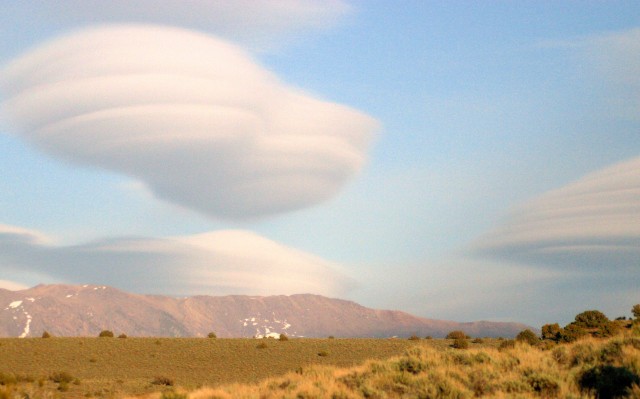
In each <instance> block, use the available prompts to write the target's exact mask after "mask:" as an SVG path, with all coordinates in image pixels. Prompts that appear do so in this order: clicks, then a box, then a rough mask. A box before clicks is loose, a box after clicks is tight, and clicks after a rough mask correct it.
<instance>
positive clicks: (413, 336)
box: [409, 334, 420, 341]
mask: <svg viewBox="0 0 640 399" xmlns="http://www.w3.org/2000/svg"><path fill="white" fill-rule="evenodd" d="M409 341H420V337H418V336H417V335H415V334H413V335H412V336H410V337H409Z"/></svg>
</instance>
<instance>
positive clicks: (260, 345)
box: [256, 342, 269, 349]
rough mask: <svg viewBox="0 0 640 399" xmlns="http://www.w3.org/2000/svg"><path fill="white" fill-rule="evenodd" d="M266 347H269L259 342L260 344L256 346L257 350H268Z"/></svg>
mask: <svg viewBox="0 0 640 399" xmlns="http://www.w3.org/2000/svg"><path fill="white" fill-rule="evenodd" d="M268 347H269V345H267V343H266V342H260V343H259V344H258V346H256V348H258V349H266V348H268Z"/></svg>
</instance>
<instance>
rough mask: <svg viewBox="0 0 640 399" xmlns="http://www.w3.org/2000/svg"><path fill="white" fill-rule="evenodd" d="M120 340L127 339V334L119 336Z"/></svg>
mask: <svg viewBox="0 0 640 399" xmlns="http://www.w3.org/2000/svg"><path fill="white" fill-rule="evenodd" d="M118 338H127V334H125V333H122V334H120V335H118Z"/></svg>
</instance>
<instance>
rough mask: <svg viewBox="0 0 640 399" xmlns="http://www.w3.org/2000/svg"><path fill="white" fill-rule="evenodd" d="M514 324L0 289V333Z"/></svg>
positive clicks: (334, 304) (354, 332) (357, 330)
mask: <svg viewBox="0 0 640 399" xmlns="http://www.w3.org/2000/svg"><path fill="white" fill-rule="evenodd" d="M525 328H527V326H526V325H523V324H519V323H498V322H486V321H482V322H471V323H457V322H453V321H444V320H432V319H426V318H420V317H415V316H412V315H410V314H408V313H404V312H400V311H391V310H375V309H369V308H366V307H364V306H361V305H358V304H357V303H355V302H351V301H345V300H341V299H332V298H327V297H323V296H319V295H310V294H300V295H290V296H285V295H279V296H268V297H258V296H256V297H254V296H235V295H232V296H221V297H213V296H194V297H187V298H174V297H168V296H157V295H137V294H129V293H126V292H123V291H120V290H117V289H115V288H111V287H106V286H94V285H83V286H71V285H39V286H36V287H33V288H30V289H26V290H22V291H8V290H3V289H0V336H5V337H20V336H22V337H33V336H40V335H41V334H42V332H43V331H45V330H46V331H48V332H49V333H51V334H53V335H56V336H96V335H97V334H98V332H99V331H101V330H104V329H109V330H112V331H114V332H115V333H116V334H120V333H126V334H127V335H129V336H171V337H188V336H205V335H206V334H207V333H209V332H211V331H214V332H216V334H217V335H218V336H219V337H254V336H255V337H262V336H278V335H279V334H280V333H285V334H287V335H288V336H292V337H327V336H329V335H333V336H336V337H391V336H409V335H412V334H417V335H419V336H426V335H431V336H434V337H442V336H444V335H446V333H447V332H449V331H451V330H456V329H460V330H463V331H465V332H466V333H467V334H469V335H471V336H505V337H506V336H514V335H515V334H517V333H518V332H519V331H521V330H523V329H525Z"/></svg>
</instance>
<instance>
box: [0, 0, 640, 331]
mask: <svg viewBox="0 0 640 399" xmlns="http://www.w3.org/2000/svg"><path fill="white" fill-rule="evenodd" d="M152 3H153V4H156V3H154V2H150V1H146V0H139V1H134V2H111V3H108V4H101V3H100V2H95V4H94V2H90V1H89V2H86V1H85V2H81V1H74V0H67V1H62V2H59V3H56V5H53V3H48V2H37V1H25V2H20V3H6V4H2V5H0V26H2V27H1V28H0V34H1V35H2V37H6V38H9V39H8V40H4V41H3V42H2V43H0V62H2V64H4V65H5V68H4V69H3V70H2V72H0V74H1V75H0V96H2V97H1V99H2V101H3V104H2V108H1V109H0V111H2V114H0V126H1V130H0V168H1V170H3V171H5V172H4V173H2V178H0V192H2V193H3V194H4V195H3V196H2V197H1V198H0V227H2V229H0V247H2V248H3V251H2V252H0V280H2V281H4V284H5V286H12V287H16V286H30V285H35V284H37V283H40V282H70V283H97V284H110V285H114V286H116V287H120V288H123V289H128V290H133V291H137V292H142V293H169V294H175V295H188V294H196V293H197V294H201V293H209V294H211V295H216V294H228V293H244V294H274V293H285V294H290V293H295V292H302V291H304V292H307V291H311V292H316V293H321V294H325V295H331V296H339V297H341V298H346V299H352V300H356V301H358V302H359V303H361V304H363V305H366V306H371V307H377V308H387V309H401V310H405V311H408V312H411V313H414V314H417V315H420V316H426V317H433V318H442V319H453V320H480V319H491V320H518V321H523V322H528V323H531V324H533V325H540V324H541V323H545V322H555V321H557V322H560V323H566V322H568V321H570V320H571V319H572V317H573V316H574V315H575V314H576V313H578V312H580V311H582V310H585V309H587V308H597V309H600V310H602V311H604V312H605V313H607V314H608V315H609V316H610V317H616V316H620V315H628V313H629V310H630V308H631V306H632V305H633V304H635V303H638V302H639V301H640V296H639V295H638V292H639V291H638V287H640V278H639V277H638V275H640V274H639V273H638V269H637V268H638V262H637V260H634V259H638V253H639V252H640V227H638V226H640V204H639V203H638V199H639V198H640V191H639V190H640V182H639V179H640V172H638V168H637V167H638V166H639V164H640V162H639V161H638V152H639V150H640V140H639V139H638V136H637V135H638V127H639V126H640V123H639V118H638V117H637V114H638V110H639V105H640V102H638V95H639V94H640V80H639V78H638V76H640V74H638V72H640V45H639V44H637V43H640V31H639V30H638V28H640V27H639V26H638V17H639V16H640V6H638V5H637V3H636V2H622V1H620V2H606V3H605V2H581V3H579V4H578V3H575V2H555V1H554V2H551V1H549V2H533V1H532V2H482V3H481V2H449V1H447V2H422V1H416V2H411V1H407V2H401V3H396V2H388V1H366V2H365V1H361V2H359V1H355V2H343V1H331V2H314V1H307V0H304V1H302V0H301V1H294V0H291V1H282V2H266V1H265V2H262V1H255V2H251V1H239V2H234V3H233V6H230V5H228V4H226V3H225V2H215V1H212V2H206V1H201V2H192V3H189V5H185V4H184V3H181V2H177V1H176V2H174V1H164V2H161V3H160V4H161V6H152ZM114 24H118V25H114ZM122 24H136V25H135V26H132V25H127V26H123V25H122ZM140 24H145V25H140ZM126 29H129V30H126ZM125 30H126V31H125ZM123 32H124V33H123ZM61 35H66V36H65V37H67V39H59V37H60V36H61ZM118 35H124V37H136V38H138V39H139V40H140V43H142V44H140V45H139V46H138V45H137V44H136V43H133V42H134V40H131V41H132V43H127V41H126V40H125V41H118V40H117V37H118ZM127 35H129V36H127ZM138 39H137V40H138ZM174 39H175V43H177V44H176V45H175V46H172V45H171V44H166V45H165V43H173V40H174ZM56 40H57V41H56ZM65 40H66V41H65ZM50 41H53V42H50ZM46 42H49V43H50V45H49V46H53V47H49V49H51V48H55V49H56V50H55V51H59V53H58V54H59V56H51V55H47V54H46V51H45V50H46V49H45V50H42V49H43V47H39V46H44V45H45V43H46ZM192 46H193V47H192ZM38 52H39V53H38ZM25 54H27V56H29V54H31V56H32V57H33V56H34V54H36V55H38V54H40V56H42V57H44V58H42V60H41V61H40V62H41V63H40V64H38V63H37V62H36V63H35V64H33V65H35V66H32V67H29V66H28V65H27V64H28V63H29V62H32V61H28V59H27V58H20V57H25ZM42 54H44V55H42ZM67 54H75V57H71V56H69V57H68V58H65V57H67ZM96 54H97V55H96ZM101 54H103V55H101ZM25 59H27V61H24V60H25ZM164 59H167V60H176V59H179V60H181V62H182V64H180V65H179V66H178V67H175V68H174V67H172V66H171V65H169V64H171V62H173V61H168V63H169V64H167V65H164V64H162V63H161V62H159V61H158V60H164ZM16 60H18V61H16ZM132 60H133V61H132ZM147 60H152V61H153V62H151V61H149V62H148V63H147ZM130 62H134V63H135V62H139V63H140V65H142V66H141V67H140V68H143V69H141V70H140V71H142V72H140V71H136V73H138V74H140V75H141V76H143V78H141V79H140V80H139V81H137V80H133V83H130V82H129V81H126V82H124V81H122V80H118V79H123V78H122V75H124V74H125V72H126V73H131V71H130V70H128V69H127V68H130V65H129V63H130ZM21 63H22V64H21ZM16 65H17V66H16ZM25 65H27V66H25ZM201 66H203V68H207V71H206V72H197V73H202V74H203V75H198V78H199V79H200V78H202V79H204V78H206V79H205V80H204V81H203V82H205V83H206V84H211V85H212V86H211V87H209V86H206V85H203V86H198V85H194V88H192V89H189V90H191V91H189V90H187V89H184V90H183V91H180V90H177V89H176V90H174V87H178V88H184V87H186V86H185V85H183V84H182V83H181V82H183V81H182V80H181V79H183V78H184V77H185V76H186V77H188V78H190V79H191V78H194V77H195V75H197V73H196V72H193V71H199V70H200V69H198V68H200V67H201ZM144 68H147V69H144ZM158 68H159V69H158ZM163 68H164V69H163ZM172 68H174V69H172ZM123 71H125V72H123ZM158 71H160V72H161V73H162V74H163V75H162V77H161V78H158V77H157V76H156V75H157V73H158ZM238 71H239V72H238ZM83 74H88V75H90V76H93V75H95V74H98V75H100V74H102V75H104V76H107V77H109V78H110V79H112V80H110V82H111V81H112V82H114V86H113V87H111V86H106V87H107V90H105V91H96V90H95V87H98V86H90V85H88V84H87V85H84V83H83V82H84V81H82V78H81V76H83ZM92 74H93V75H92ZM109 74H110V75H109ZM145 74H146V75H145ZM154 74H155V75H154ZM102 75H101V76H102ZM152 75H153V76H152ZM236 75H238V76H236ZM96 76H97V75H96ZM136 76H138V75H136ZM147 78H148V79H149V82H151V84H153V83H154V82H156V83H157V84H158V87H159V89H158V92H159V93H160V94H161V95H164V96H166V98H167V100H166V101H167V102H172V104H173V103H177V102H178V100H179V101H184V102H185V103H186V102H189V103H192V102H194V101H196V100H195V99H198V100H197V101H201V99H202V98H205V97H206V100H202V101H206V105H207V106H208V107H210V108H208V109H211V108H212V107H213V108H215V107H220V108H219V109H223V110H224V109H227V108H224V107H223V105H224V104H223V103H224V102H225V101H228V98H233V99H235V100H234V101H237V104H242V106H241V107H240V106H239V107H240V108H239V109H241V110H242V111H243V113H242V115H248V116H247V118H248V119H245V116H233V115H236V114H235V113H233V112H231V111H229V112H231V113H226V112H227V111H224V112H223V111H221V112H220V113H219V114H216V118H218V119H216V120H215V124H214V125H215V126H214V127H212V125H210V124H209V122H207V121H209V120H210V119H206V118H204V117H203V119H202V121H200V119H198V118H194V119H193V120H194V122H193V124H188V125H180V124H181V123H186V122H184V120H185V118H184V116H182V117H180V116H175V117H173V116H172V115H173V112H174V111H175V112H176V115H179V113H178V111H176V110H175V109H170V108H162V110H161V111H158V110H157V109H154V110H153V111H149V112H151V113H150V114H149V115H151V116H153V115H157V117H156V118H155V119H154V120H161V121H160V122H157V124H154V123H153V122H149V120H148V119H136V118H139V117H140V116H139V115H140V114H139V113H137V114H135V115H138V116H137V117H134V116H131V115H133V114H132V112H133V111H131V112H129V111H127V113H125V114H122V113H120V114H116V116H118V119H116V121H121V120H125V122H122V123H120V124H118V123H116V122H113V121H111V122H109V124H107V125H105V126H107V128H104V126H103V125H99V126H98V125H97V124H96V123H93V124H92V122H91V121H94V120H96V119H95V118H94V119H91V118H89V122H86V121H82V124H75V125H74V124H69V123H71V122H73V123H80V122H78V121H77V119H74V118H75V117H76V115H78V114H81V113H82V112H85V113H86V115H94V116H95V115H96V114H95V112H97V111H101V110H103V108H104V107H106V105H104V104H106V102H108V101H115V102H109V107H111V108H110V109H120V108H122V107H124V106H128V105H129V104H134V103H135V104H147V103H152V102H153V101H154V99H153V96H152V97H145V95H146V94H145V88H147V87H148V86H143V84H142V83H141V82H143V81H145V82H146V80H144V79H147ZM153 79H158V80H153ZM185 79H186V78H185ZM207 79H208V80H207ZM254 81H255V82H256V83H255V84H254V83H251V82H254ZM16 82H17V83H16ZM59 82H62V84H61V86H60V90H59V91H58V92H55V93H54V94H51V93H50V92H48V91H46V90H45V89H46V87H48V86H47V85H55V84H57V83H59ZM184 82H186V83H185V84H187V83H189V82H188V81H186V80H185V81H184ZM247 82H249V83H247ZM91 84H93V83H91ZM189 84H190V83H189ZM74 85H77V87H76V86H74ZM118 85H121V86H122V89H118V87H120V86H118ZM218 86H220V87H225V89H224V90H228V91H227V92H221V93H222V94H219V95H218V91H217V90H218ZM227 86H228V88H226V87H227ZM72 87H74V89H73V90H77V91H72V90H71V88H72ZM100 87H102V86H100ZM152 87H153V86H152ZM188 87H191V86H188ZM205 87H206V88H209V89H210V90H209V91H207V89H206V88H205ZM220 90H222V89H220ZM78 93H79V94H78ZM172 93H173V94H172ZM175 93H178V94H175ZM225 93H226V94H225ZM21 96H22V97H21ZM47 96H50V97H47ZM82 96H84V97H82ZM109 96H112V97H109ZM171 96H174V97H171ZM175 96H179V98H178V97H175ZM111 99H113V100H111ZM187 100H188V101H187ZM47 101H49V102H47ZM118 102H120V103H118ZM94 103H95V105H93V104H94ZM51 104H55V107H54V106H53V105H51ZM87 104H89V105H87ZM225 104H226V103H225ZM58 106H59V110H58V111H55V112H58V114H56V115H58V119H59V120H62V119H64V120H65V121H67V122H69V121H71V122H69V123H67V124H66V125H64V124H63V127H60V124H59V123H58V124H56V123H57V122H59V120H54V119H55V118H53V117H51V116H50V115H49V114H48V113H49V112H53V113H54V114H55V112H54V111H51V109H58V108H56V107H58ZM91 107H93V108H91ZM101 107H103V108H101ZM118 107H119V108H118ZM243 107H244V108H243ZM104 109H106V108H104ZM181 110H182V108H181ZM138 111H139V110H138ZM138 111H136V112H138ZM92 112H93V114H92ZM145 112H147V111H145ZM153 112H156V114H154V113H153ZM180 112H182V111H180ZM185 112H187V111H185ZM188 112H189V113H188V115H196V113H197V112H200V111H198V110H195V109H189V110H188ZM216 112H217V111H216ZM59 115H62V116H59ZM145 115H146V114H145ZM180 115H183V114H180ZM198 115H200V114H198ZM209 117H210V116H208V117H207V118H209ZM47 118H49V120H48V119H47ZM51 118H53V119H51ZM65 118H66V119H65ZM127 118H129V119H127ZM172 118H173V119H172ZM85 119H86V118H85ZM205 119H206V121H205ZM103 121H104V120H103ZM256 121H257V122H256ZM143 122H144V123H143ZM47 123H48V124H47ZM104 123H107V122H104ZM174 123H175V125H176V126H179V127H180V129H183V130H180V129H178V130H180V132H179V133H177V132H176V133H175V134H176V135H177V136H175V137H172V138H171V139H170V140H173V141H169V142H168V143H167V142H166V140H169V139H166V137H165V136H162V135H161V131H163V130H162V129H163V128H164V127H165V126H173V125H172V124H174ZM211 123H213V122H211ZM245 125H246V126H247V128H246V129H245V128H244V126H245ZM41 126H45V130H46V129H49V130H46V131H47V132H49V133H47V134H44V133H42V132H41V131H39V130H38V127H41ZM64 126H67V127H64ZM70 126H71V127H70ZM78 126H79V127H78ZM96 126H97V127H96ZM252 126H257V127H256V128H253V127H252ZM127 129H138V130H139V131H138V130H136V132H137V133H135V134H134V133H131V132H130V131H129V130H127ZM263 130H264V131H263ZM51 132H54V133H51ZM256 132H257V133H258V136H256ZM265 132H266V133H265ZM261 134H266V135H267V136H268V138H269V141H268V143H267V144H260V145H259V146H257V147H256V144H255V142H254V141H255V140H258V141H260V140H262V139H261V138H260V137H262V136H260V135H261ZM116 136H117V137H125V141H126V140H131V142H126V143H125V144H122V143H121V142H118V143H119V144H118V145H122V147H118V148H121V150H118V151H115V150H113V148H112V147H111V146H112V145H113V143H114V142H112V141H111V140H113V139H114V137H116ZM134 136H135V137H134ZM256 137H258V138H257V139H256ZM134 138H135V139H136V140H139V141H135V142H134V141H133V139H134ZM218 138H219V141H215V140H218ZM214 139H215V140H214ZM246 140H248V141H246ZM291 140H293V141H291ZM136 143H138V144H136ZM139 143H143V144H142V145H140V144H139ZM203 143H204V144H203ZM260 143H262V141H260ZM258 147H259V148H261V150H260V151H258V150H257V149H256V148H258ZM158 154H161V155H158ZM201 158H202V159H201ZM283 176H284V177H283ZM247 187H249V188H247ZM116 265H117V266H116ZM257 265H259V266H257ZM136 271H137V272H136ZM148 276H153V278H148ZM283 276H291V278H288V279H287V278H284V277H283ZM319 276H322V277H319ZM89 280H91V281H89Z"/></svg>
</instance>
